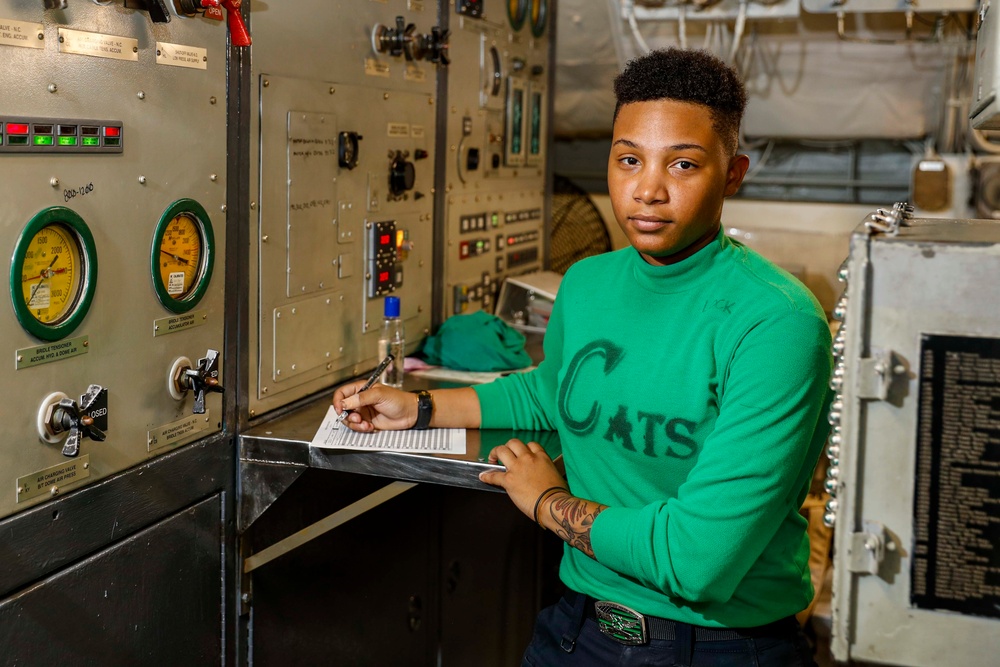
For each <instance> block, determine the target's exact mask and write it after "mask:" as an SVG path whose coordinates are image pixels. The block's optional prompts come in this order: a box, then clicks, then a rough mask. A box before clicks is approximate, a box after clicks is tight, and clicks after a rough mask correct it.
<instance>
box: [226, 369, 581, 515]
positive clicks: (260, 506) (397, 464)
mask: <svg viewBox="0 0 1000 667" xmlns="http://www.w3.org/2000/svg"><path fill="white" fill-rule="evenodd" d="M420 384H423V383H420ZM407 385H408V386H409V382H408V383H407ZM332 393H333V392H332V391H331V392H330V395H328V396H325V397H324V398H320V399H317V400H316V401H315V402H313V403H309V404H307V405H305V406H303V407H300V408H298V409H296V410H294V411H291V412H289V413H287V414H284V415H282V416H280V417H276V418H275V419H273V420H271V421H268V422H266V423H264V424H261V425H258V426H255V427H253V428H251V429H249V430H248V431H246V432H244V433H243V434H242V435H240V438H239V441H240V444H239V451H240V486H241V503H240V505H241V508H240V524H241V527H242V529H246V528H247V527H248V526H249V525H250V524H251V523H252V522H253V521H254V520H255V519H256V518H257V517H258V516H260V514H261V513H263V511H264V510H265V509H266V508H267V507H268V506H269V505H270V504H271V503H272V502H273V501H274V500H276V499H277V498H278V496H280V495H281V493H282V492H283V491H284V489H285V488H287V486H288V485H289V484H291V482H292V481H294V480H295V478H297V477H298V476H299V475H300V474H301V473H302V472H304V471H305V470H306V469H309V468H313V469H321V470H337V471H341V472H350V473H358V474H362V475H373V476H377V477H385V478H389V479H393V480H402V481H410V482H426V483H431V484H443V485H447V486H458V487H464V488H469V489H478V490H482V491H501V489H497V488H496V487H492V486H490V485H488V484H484V483H483V482H480V481H479V473H480V472H482V471H484V470H502V469H503V466H500V465H490V464H488V463H486V457H487V456H488V455H489V452H490V450H491V449H493V448H494V447H496V446H498V445H502V444H504V443H505V442H507V441H508V440H510V439H511V438H515V437H516V438H519V439H521V440H523V441H525V442H528V441H535V442H538V443H540V444H541V445H542V446H544V447H545V449H546V451H548V452H549V455H550V456H552V457H553V458H555V457H557V456H558V455H559V454H560V453H561V448H560V445H559V438H558V435H557V434H556V433H555V432H554V431H513V430H479V429H469V430H468V432H467V439H466V453H465V454H464V455H448V454H411V453H402V452H361V451H355V450H337V449H319V448H315V447H311V446H310V444H309V443H310V442H312V439H313V436H314V435H315V434H316V430H317V429H318V428H319V425H320V423H322V421H323V417H324V415H325V414H326V411H327V408H328V407H329V406H330V396H332Z"/></svg>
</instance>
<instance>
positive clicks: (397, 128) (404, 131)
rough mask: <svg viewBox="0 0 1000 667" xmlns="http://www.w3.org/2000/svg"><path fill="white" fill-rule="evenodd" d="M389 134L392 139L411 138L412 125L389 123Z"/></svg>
mask: <svg viewBox="0 0 1000 667" xmlns="http://www.w3.org/2000/svg"><path fill="white" fill-rule="evenodd" d="M387 133H388V135H389V136H390V137H396V138H397V139H400V138H406V137H409V136H410V124H409V123H389V125H388V127H387Z"/></svg>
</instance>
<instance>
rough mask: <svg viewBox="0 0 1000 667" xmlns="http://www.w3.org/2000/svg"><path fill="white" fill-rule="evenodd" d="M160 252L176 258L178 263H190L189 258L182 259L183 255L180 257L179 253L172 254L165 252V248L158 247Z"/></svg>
mask: <svg viewBox="0 0 1000 667" xmlns="http://www.w3.org/2000/svg"><path fill="white" fill-rule="evenodd" d="M160 252H162V253H163V254H164V255H166V256H167V257H170V258H172V259H174V260H176V261H178V262H180V263H182V264H190V263H191V261H190V260H187V259H184V258H183V257H181V256H180V255H175V254H173V253H170V252H167V251H166V250H164V249H163V248H160Z"/></svg>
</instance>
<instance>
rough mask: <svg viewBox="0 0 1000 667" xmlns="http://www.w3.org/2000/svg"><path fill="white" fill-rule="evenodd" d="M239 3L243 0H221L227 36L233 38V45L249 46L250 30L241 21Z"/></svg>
mask: <svg viewBox="0 0 1000 667" xmlns="http://www.w3.org/2000/svg"><path fill="white" fill-rule="evenodd" d="M241 4H243V0H222V6H223V7H225V8H226V18H227V19H228V22H229V36H230V38H231V39H232V40H233V46H250V31H249V30H247V24H246V23H244V22H243V14H241V13H240V5H241Z"/></svg>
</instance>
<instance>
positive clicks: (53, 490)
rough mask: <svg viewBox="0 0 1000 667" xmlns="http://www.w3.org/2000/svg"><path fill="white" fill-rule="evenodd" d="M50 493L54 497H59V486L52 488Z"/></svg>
mask: <svg viewBox="0 0 1000 667" xmlns="http://www.w3.org/2000/svg"><path fill="white" fill-rule="evenodd" d="M49 493H50V494H51V495H53V496H57V495H59V487H58V486H53V487H52V488H51V489H50V490H49Z"/></svg>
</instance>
